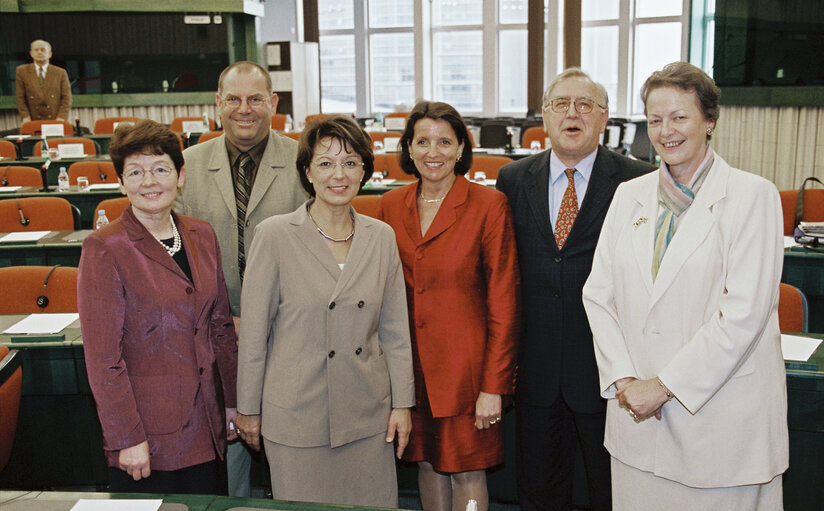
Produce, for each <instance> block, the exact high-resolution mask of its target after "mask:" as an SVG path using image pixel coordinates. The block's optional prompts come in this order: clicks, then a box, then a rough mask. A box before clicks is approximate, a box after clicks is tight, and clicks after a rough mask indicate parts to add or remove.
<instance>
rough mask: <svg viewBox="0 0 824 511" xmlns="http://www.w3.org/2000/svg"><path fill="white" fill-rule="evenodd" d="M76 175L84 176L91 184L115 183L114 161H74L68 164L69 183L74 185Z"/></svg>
mask: <svg viewBox="0 0 824 511" xmlns="http://www.w3.org/2000/svg"><path fill="white" fill-rule="evenodd" d="M78 176H86V177H87V178H88V179H89V184H92V185H94V184H103V183H106V184H112V183H117V173H116V172H115V171H114V163H112V162H110V161H76V162H74V163H72V164H71V165H69V184H71V185H76V184H77V177H78Z"/></svg>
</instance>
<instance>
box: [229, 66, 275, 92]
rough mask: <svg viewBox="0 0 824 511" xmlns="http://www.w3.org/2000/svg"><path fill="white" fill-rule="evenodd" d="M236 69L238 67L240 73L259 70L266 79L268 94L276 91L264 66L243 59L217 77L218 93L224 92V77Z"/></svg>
mask: <svg viewBox="0 0 824 511" xmlns="http://www.w3.org/2000/svg"><path fill="white" fill-rule="evenodd" d="M235 69H237V71H238V72H239V73H252V72H255V71H257V72H258V73H260V75H261V76H263V79H264V80H266V92H267V93H268V94H272V92H274V91H273V90H272V77H271V76H269V73H268V72H267V71H266V70H265V69H263V67H262V66H260V65H258V64H255V63H254V62H249V61H248V60H241V61H239V62H235V63H234V64H232V65H230V66H229V67H227V68H226V69H224V70H223V71H222V72H221V73H220V77H219V78H218V79H217V92H218V94H222V93H223V79H224V78H226V75H228V74H229V72H231V71H234V70H235Z"/></svg>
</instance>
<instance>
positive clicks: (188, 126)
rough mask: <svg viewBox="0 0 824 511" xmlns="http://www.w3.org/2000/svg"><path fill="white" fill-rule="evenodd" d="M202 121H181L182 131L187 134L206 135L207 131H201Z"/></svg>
mask: <svg viewBox="0 0 824 511" xmlns="http://www.w3.org/2000/svg"><path fill="white" fill-rule="evenodd" d="M203 128H204V126H203V121H183V131H184V132H187V131H188V132H189V133H206V132H207V131H209V130H208V129H205V130H204V129H203Z"/></svg>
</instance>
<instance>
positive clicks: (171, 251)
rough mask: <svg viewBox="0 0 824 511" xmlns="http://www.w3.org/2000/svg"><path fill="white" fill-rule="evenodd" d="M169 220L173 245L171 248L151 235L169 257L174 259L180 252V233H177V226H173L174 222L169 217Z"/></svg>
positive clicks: (181, 244)
mask: <svg viewBox="0 0 824 511" xmlns="http://www.w3.org/2000/svg"><path fill="white" fill-rule="evenodd" d="M169 220H171V222H172V236H173V237H174V243H172V246H171V247H170V246H169V245H167V244H165V243H163V242H162V241H160V238H158V237H157V235H156V234H155V233H152V236H154V239H156V240H157V242H158V243H160V245H161V246H162V247H163V248H165V249H166V252H168V253H169V255H170V256H172V257H174V256H175V254H177V253H178V252H180V249H181V247H182V246H183V243H182V242H181V240H180V233H179V232H178V231H177V226H176V225H175V221H174V219H172V217H171V215H170V216H169ZM150 232H151V231H150Z"/></svg>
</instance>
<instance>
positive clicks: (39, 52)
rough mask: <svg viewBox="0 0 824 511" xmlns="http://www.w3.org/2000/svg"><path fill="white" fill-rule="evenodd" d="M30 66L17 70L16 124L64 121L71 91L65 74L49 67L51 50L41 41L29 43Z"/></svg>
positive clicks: (66, 117) (69, 106) (61, 70)
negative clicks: (18, 122) (43, 120)
mask: <svg viewBox="0 0 824 511" xmlns="http://www.w3.org/2000/svg"><path fill="white" fill-rule="evenodd" d="M29 55H31V58H32V60H33V61H34V62H33V63H32V64H23V65H22V66H17V71H16V72H15V82H16V84H17V112H18V113H19V114H20V122H21V123H23V122H28V121H31V120H35V121H37V120H41V119H57V120H58V121H65V120H66V119H68V118H69V109H70V108H71V106H72V90H71V85H70V84H69V75H67V74H66V70H65V69H63V68H61V67H57V66H55V65H53V64H49V59H51V56H52V48H51V45H50V44H49V43H47V42H46V41H43V40H41V39H37V40H36V41H32V43H31V49H30V51H29Z"/></svg>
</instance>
